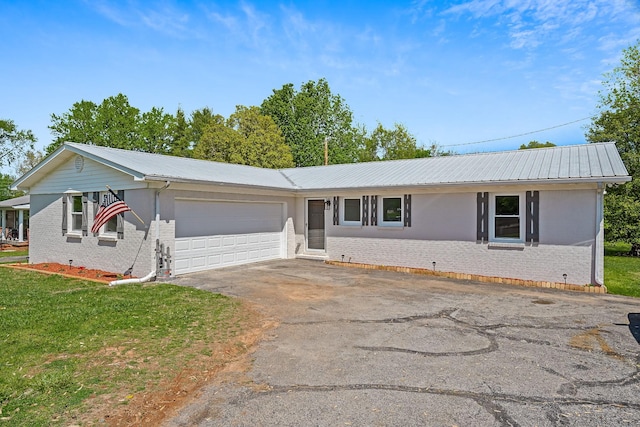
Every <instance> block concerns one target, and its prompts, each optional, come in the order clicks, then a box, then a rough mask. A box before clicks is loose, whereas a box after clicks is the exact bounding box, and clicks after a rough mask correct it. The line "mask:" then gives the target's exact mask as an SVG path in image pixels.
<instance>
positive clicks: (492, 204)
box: [489, 192, 526, 243]
mask: <svg viewBox="0 0 640 427" xmlns="http://www.w3.org/2000/svg"><path fill="white" fill-rule="evenodd" d="M500 196H517V197H518V215H517V218H518V221H519V235H520V237H519V238H517V239H514V238H507V237H496V197H500ZM525 204H526V202H525V193H523V192H522V193H521V192H513V193H489V241H490V242H502V243H524V237H525V232H526V229H525V225H526V224H525V222H526V215H525ZM513 217H515V215H514V216H513Z"/></svg>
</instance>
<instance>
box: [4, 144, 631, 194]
mask: <svg viewBox="0 0 640 427" xmlns="http://www.w3.org/2000/svg"><path fill="white" fill-rule="evenodd" d="M75 154H81V155H84V156H86V157H88V158H90V159H93V160H95V161H98V162H101V163H103V164H105V165H107V166H110V167H113V168H114V169H117V170H120V171H123V172H125V173H128V174H130V175H132V176H133V177H134V179H136V180H152V181H159V180H161V181H165V180H167V181H182V182H195V183H205V184H222V185H225V184H226V185H241V186H250V187H257V188H272V189H280V190H291V191H295V190H302V191H304V190H324V189H327V190H333V189H345V190H348V189H357V188H376V187H377V188H384V187H410V186H445V185H470V184H513V183H526V182H531V183H533V182H536V183H541V182H544V183H553V182H570V183H573V182H585V181H590V182H594V181H595V182H625V181H629V180H630V179H631V178H630V177H629V175H628V173H627V170H626V168H625V166H624V164H623V163H622V159H621V158H620V155H619V154H618V150H617V149H616V146H615V144H614V143H611V142H605V143H597V144H583V145H573V146H562V147H552V148H539V149H529V150H516V151H502V152H494V153H479V154H466V155H455V156H444V157H428V158H424V159H410V160H395V161H385V162H369V163H354V164H343V165H329V166H316V167H306V168H292V169H282V170H275V169H263V168H256V167H251V166H243V165H235V164H228V163H218V162H211V161H207V160H196V159H188V158H184V157H172V156H163V155H159V154H149V153H142V152H138V151H128V150H119V149H115V148H107V147H100V146H95V145H87V144H77V143H66V144H64V145H63V146H62V147H60V148H59V149H58V150H56V151H55V152H54V153H53V154H52V155H50V156H49V157H47V158H46V159H45V160H44V161H43V162H41V163H40V164H39V165H37V166H36V167H35V168H34V169H32V170H31V171H30V172H28V173H27V174H25V175H24V176H23V177H21V178H19V179H18V180H17V181H16V182H15V183H14V184H13V185H14V188H16V187H17V188H29V187H30V186H31V185H33V184H34V183H35V182H37V181H38V180H40V179H42V178H43V176H46V174H47V173H48V171H51V170H52V169H53V168H55V167H57V166H58V165H60V164H61V163H62V162H64V161H68V160H69V158H71V156H73V155H75ZM42 174H44V175H42Z"/></svg>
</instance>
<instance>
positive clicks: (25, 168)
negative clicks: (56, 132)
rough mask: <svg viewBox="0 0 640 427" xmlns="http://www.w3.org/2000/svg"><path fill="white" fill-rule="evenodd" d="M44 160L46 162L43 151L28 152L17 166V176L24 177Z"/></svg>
mask: <svg viewBox="0 0 640 427" xmlns="http://www.w3.org/2000/svg"><path fill="white" fill-rule="evenodd" d="M42 160H44V153H43V152H42V151H39V150H28V151H27V152H26V153H24V157H23V158H22V160H21V161H20V163H18V165H17V166H16V175H17V176H22V175H24V174H25V173H27V172H29V171H30V170H31V169H33V167H34V166H36V165H37V164H38V163H40V162H41V161H42Z"/></svg>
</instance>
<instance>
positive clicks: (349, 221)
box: [342, 197, 362, 225]
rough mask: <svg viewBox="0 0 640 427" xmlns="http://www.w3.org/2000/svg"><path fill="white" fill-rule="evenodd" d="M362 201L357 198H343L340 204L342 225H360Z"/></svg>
mask: <svg viewBox="0 0 640 427" xmlns="http://www.w3.org/2000/svg"><path fill="white" fill-rule="evenodd" d="M361 206H362V201H361V200H360V199H359V198H346V197H345V198H344V199H343V203H342V225H361V223H362V209H361Z"/></svg>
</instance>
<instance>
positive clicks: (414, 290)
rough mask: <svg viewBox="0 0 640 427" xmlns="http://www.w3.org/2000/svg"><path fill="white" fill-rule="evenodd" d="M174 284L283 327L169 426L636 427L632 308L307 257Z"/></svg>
mask: <svg viewBox="0 0 640 427" xmlns="http://www.w3.org/2000/svg"><path fill="white" fill-rule="evenodd" d="M175 283H177V284H180V285H185V286H194V287H197V288H200V289H207V290H211V291H214V292H219V293H222V294H225V295H232V296H236V297H239V298H242V299H244V300H246V301H249V302H250V303H253V304H255V305H256V307H257V308H258V310H260V311H261V312H262V313H263V314H264V316H265V318H266V319H270V320H271V321H273V322H275V323H277V324H278V326H277V327H275V328H273V329H271V330H269V332H268V333H267V336H266V337H265V339H264V340H263V341H262V342H261V343H260V344H259V346H258V348H257V350H256V351H255V352H254V353H253V354H252V355H251V356H252V360H253V363H252V364H251V366H250V368H249V369H248V371H247V372H246V373H244V374H243V375H238V376H236V377H228V378H227V379H225V380H224V381H219V382H217V383H216V384H213V385H211V386H210V387H208V388H207V389H205V390H204V391H203V393H202V395H201V396H200V398H199V399H198V400H197V401H196V402H194V403H193V404H191V405H189V406H188V407H186V408H184V409H183V410H182V411H181V413H180V414H179V415H178V416H177V417H175V418H173V419H171V420H169V421H168V422H167V423H166V424H167V425H169V426H187V425H188V426H192V425H198V426H220V425H225V426H235V425H237V426H272V425H278V426H310V425H318V426H349V425H352V426H364V425H366V426H377V425H403V426H410V425H426V426H454V425H459V426H467V425H474V426H475V425H481V426H515V425H519V426H565V425H569V426H614V425H615V426H619V425H640V372H639V370H640V344H639V342H640V341H639V340H640V334H638V331H639V329H638V328H639V327H640V326H639V325H640V322H639V319H638V317H640V314H638V313H640V301H639V300H637V299H633V298H625V297H617V296H611V295H604V296H603V295H595V294H583V293H577V292H563V291H556V290H544V289H532V288H521V287H515V286H502V285H492V284H484V283H483V284H480V283H473V282H466V281H456V280H449V279H434V278H430V277H422V276H416V275H410V274H402V273H392V272H385V271H372V270H360V269H355V268H353V269H352V268H344V267H336V266H329V265H325V264H323V263H319V262H314V261H304V260H283V261H275V262H268V263H261V264H255V265H251V266H242V267H234V268H228V269H222V270H214V271H208V272H203V273H195V274H190V275H185V276H182V277H180V278H177V279H176V280H175ZM634 334H635V337H634Z"/></svg>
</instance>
